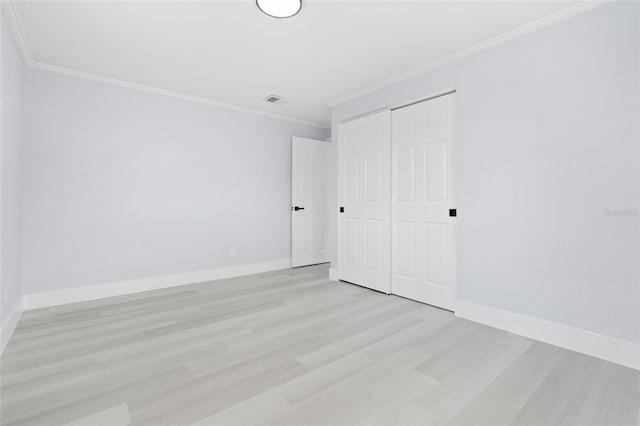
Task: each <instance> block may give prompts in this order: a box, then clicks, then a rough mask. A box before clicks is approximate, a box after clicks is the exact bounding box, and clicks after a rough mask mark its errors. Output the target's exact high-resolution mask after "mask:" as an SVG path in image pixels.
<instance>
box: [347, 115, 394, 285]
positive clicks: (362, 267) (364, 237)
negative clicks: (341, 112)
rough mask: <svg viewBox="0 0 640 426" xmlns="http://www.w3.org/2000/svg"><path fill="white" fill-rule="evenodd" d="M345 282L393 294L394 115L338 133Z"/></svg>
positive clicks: (368, 118)
mask: <svg viewBox="0 0 640 426" xmlns="http://www.w3.org/2000/svg"><path fill="white" fill-rule="evenodd" d="M338 164H339V167H338V182H339V184H338V202H339V206H340V207H342V208H343V209H344V211H343V212H342V213H338V214H339V218H338V233H339V239H338V241H339V243H338V270H339V275H340V279H341V280H344V281H348V282H352V283H355V284H359V285H362V286H365V287H369V288H372V289H374V290H378V291H382V292H384V293H389V292H390V291H391V260H390V259H391V182H390V176H391V112H390V111H382V112H379V113H375V114H372V115H369V116H366V117H362V118H359V119H356V120H352V121H349V122H346V123H343V124H341V125H340V127H339V129H338Z"/></svg>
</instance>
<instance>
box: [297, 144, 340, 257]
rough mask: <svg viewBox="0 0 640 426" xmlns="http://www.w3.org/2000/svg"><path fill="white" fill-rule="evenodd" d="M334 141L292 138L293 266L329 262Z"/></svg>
mask: <svg viewBox="0 0 640 426" xmlns="http://www.w3.org/2000/svg"><path fill="white" fill-rule="evenodd" d="M330 148H331V144H330V143H329V142H325V141H318V140H314V139H305V138H296V137H294V138H293V140H292V141H291V202H292V205H291V238H292V240H291V266H293V267H296V266H304V265H314V264H316V263H325V262H329V250H328V244H327V236H328V235H329V232H330V231H329V226H330V224H329V217H328V216H329V211H328V202H327V190H328V188H329V187H328V185H327V179H328V178H329V176H328V174H327V171H328V166H329V152H330Z"/></svg>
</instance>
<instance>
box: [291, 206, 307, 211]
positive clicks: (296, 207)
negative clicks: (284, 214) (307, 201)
mask: <svg viewBox="0 0 640 426" xmlns="http://www.w3.org/2000/svg"><path fill="white" fill-rule="evenodd" d="M293 210H295V211H298V210H304V207H298V206H295V207H294V208H293Z"/></svg>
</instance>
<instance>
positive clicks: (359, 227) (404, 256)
mask: <svg viewBox="0 0 640 426" xmlns="http://www.w3.org/2000/svg"><path fill="white" fill-rule="evenodd" d="M454 129H455V93H450V94H447V95H443V96H439V97H436V98H431V99H428V100H425V101H421V102H416V103H412V104H410V105H406V106H402V107H397V108H392V109H389V110H384V111H379V112H375V113H371V114H368V115H365V116H361V117H358V118H354V119H351V120H348V121H346V122H343V123H341V125H340V126H339V129H338V203H339V206H340V207H339V208H340V212H339V220H338V235H339V236H338V272H339V277H340V279H341V280H344V281H348V282H352V283H354V284H358V285H362V286H365V287H369V288H371V289H374V290H378V291H381V292H384V293H393V294H397V295H399V296H403V297H407V298H410V299H414V300H417V301H420V302H424V303H428V304H431V305H434V306H438V307H441V308H444V309H449V310H453V309H454V307H455V300H456V276H455V254H456V247H455V241H456V238H455V220H456V210H455V191H454V189H455V181H454V177H455V174H454V165H455V162H454V158H455V157H454V154H455V151H454V148H455V146H454V136H455V135H454Z"/></svg>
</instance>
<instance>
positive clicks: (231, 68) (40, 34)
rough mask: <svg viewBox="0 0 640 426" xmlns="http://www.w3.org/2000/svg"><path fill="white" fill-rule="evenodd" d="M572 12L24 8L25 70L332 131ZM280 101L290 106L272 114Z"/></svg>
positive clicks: (417, 6) (547, 8) (207, 4)
mask: <svg viewBox="0 0 640 426" xmlns="http://www.w3.org/2000/svg"><path fill="white" fill-rule="evenodd" d="M576 3H577V2H562V1H560V2H558V1H555V2H542V1H517V2H516V1H512V2H500V1H497V2H485V1H471V2H458V1H439V2H436V1H398V0H396V1H363V0H360V1H321V0H315V1H313V0H303V7H302V11H301V12H300V13H299V14H298V15H296V16H295V17H293V18H289V19H274V18H270V17H268V16H266V15H264V14H262V13H261V12H260V11H259V10H258V8H257V7H256V4H255V1H253V0H237V1H126V2H124V1H120V2H115V1H113V2H112V1H66V2H61V1H22V2H16V3H14V4H13V8H12V9H13V13H14V14H15V18H16V19H15V21H16V22H18V25H17V26H18V29H19V32H20V33H21V35H20V37H21V38H22V40H21V41H22V43H23V44H24V45H26V49H25V50H27V54H28V55H29V56H30V58H27V60H29V61H32V62H35V64H36V65H38V64H48V65H55V66H58V67H63V68H65V69H70V70H75V71H80V72H83V73H89V74H93V75H97V76H101V77H108V78H111V79H117V80H122V81H125V82H129V83H136V84H140V85H144V86H150V87H152V88H158V89H164V90H167V91H171V92H176V93H179V94H182V95H187V96H192V97H196V98H199V99H203V100H209V101H214V102H222V103H226V104H232V105H236V106H239V107H243V108H249V109H252V110H258V111H261V112H264V113H270V114H277V115H278V116H285V117H288V118H291V119H295V120H298V121H305V122H312V123H317V124H320V125H327V123H328V122H329V121H330V107H329V104H331V103H332V102H334V101H336V100H338V99H343V98H344V97H346V96H349V95H351V94H353V93H354V92H358V91H361V90H362V89H364V88H366V87H369V86H371V85H375V84H379V83H380V82H383V81H385V80H387V79H390V78H393V77H394V76H397V75H398V74H401V73H405V72H407V71H409V70H412V69H415V68H416V67H420V66H423V65H424V64H428V63H433V61H437V60H441V59H442V58H446V57H448V56H450V55H452V54H455V53H457V52H460V51H461V50H463V49H467V48H469V47H471V46H474V45H477V44H478V43H482V42H484V41H487V40H489V39H491V38H494V37H498V36H501V35H503V34H505V33H506V32H509V31H511V30H514V29H516V28H520V27H522V26H524V25H527V24H529V23H531V22H533V21H536V20H539V19H542V18H545V17H548V16H549V15H552V14H556V15H557V14H558V13H562V12H563V9H565V10H566V9H567V8H570V7H572V6H575V5H576ZM271 94H277V95H280V96H283V97H285V98H287V99H288V100H290V102H288V103H285V104H282V105H272V104H268V103H266V102H264V101H263V100H262V99H263V98H264V97H266V96H267V95H271Z"/></svg>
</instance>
